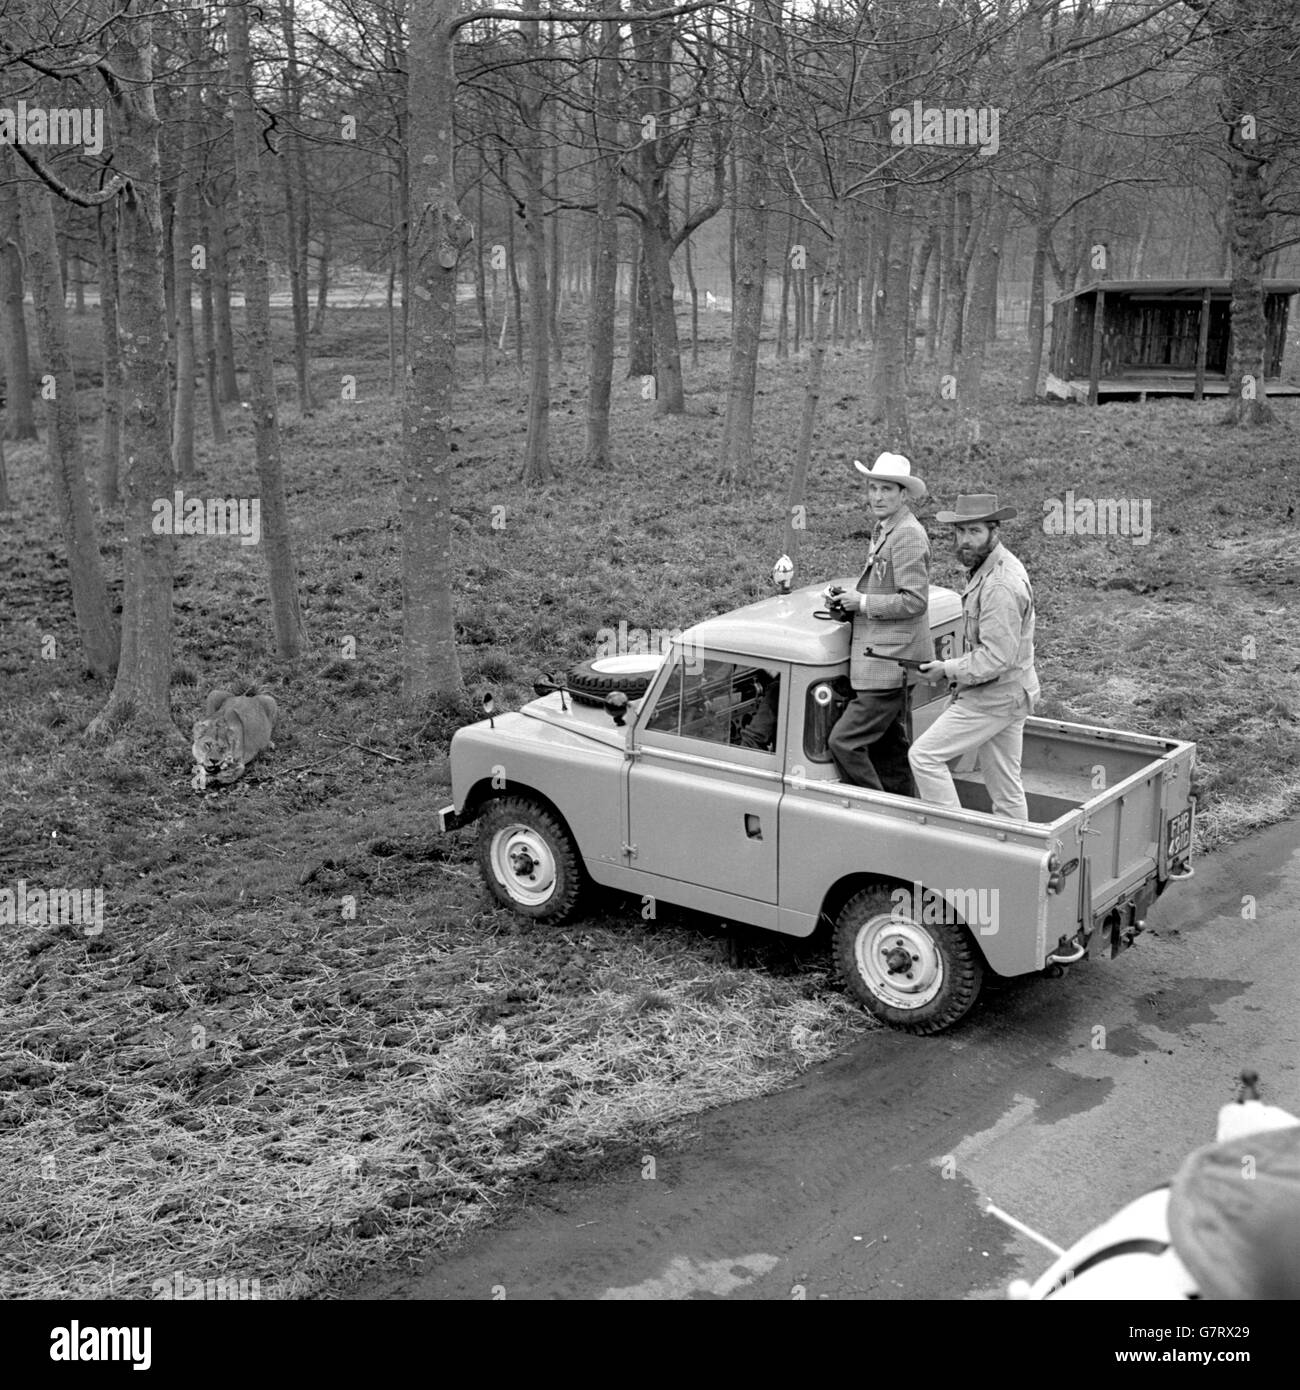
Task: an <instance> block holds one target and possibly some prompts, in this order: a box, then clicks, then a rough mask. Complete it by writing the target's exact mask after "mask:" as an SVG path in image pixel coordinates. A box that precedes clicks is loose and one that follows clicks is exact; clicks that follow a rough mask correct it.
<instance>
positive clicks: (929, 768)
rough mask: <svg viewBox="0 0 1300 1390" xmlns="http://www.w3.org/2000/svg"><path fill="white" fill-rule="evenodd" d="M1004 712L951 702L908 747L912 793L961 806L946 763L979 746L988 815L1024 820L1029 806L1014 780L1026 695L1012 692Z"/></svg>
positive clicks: (1026, 712) (1017, 773)
mask: <svg viewBox="0 0 1300 1390" xmlns="http://www.w3.org/2000/svg"><path fill="white" fill-rule="evenodd" d="M1017 697H1018V698H1016V699H1015V700H1014V708H1013V709H1012V710H1011V711H1010V712H1008V710H1007V704H1006V702H1005V701H1004V700H999V702H998V703H999V704H1001V705H1002V708H1001V709H1000V710H996V711H995V710H982V709H979V708H978V707H973V706H972V705H970V704H968V703H967V702H966V701H964V700H960V699H959V700H954V701H953V702H952V703H951V704H950V705H949V706H948V708H947V709H946V710H944V712H943V713H942V714H941V715H940V716H939V717H938V719H936V720H935V721H934V723H933V724H931V725H930V727H929V728H928V729H927V730H926V731H925V733H923V734H922V735H921V737H920V738H918V739H917V740H916V742H915V743H914V744H912V747H911V748H910V749H909V750H908V755H907V756H908V761H909V762H910V763H911V765H912V776H913V778H914V779H915V781H916V791H917V795H918V796H919V797H920V798H921V800H922V801H930V802H933V803H934V804H935V805H936V806H950V807H952V808H953V809H954V810H958V811H959V810H961V802H960V800H958V797H957V788H956V787H955V786H954V785H953V780H952V773H951V772H949V770H948V764H949V763H950V762H952V761H953V760H954V759H956V758H960V757H961V756H962V755H963V754H965V753H970V752H972V751H973V750H974V749H979V753H978V755H977V761H978V763H979V769H980V772H981V773H982V774H983V776H984V785H985V786H986V787H987V788H988V793H989V798H990V800H991V801H992V802H993V813H994V815H998V816H1006V817H1008V818H1009V819H1011V820H1028V819H1029V807H1028V805H1027V804H1026V802H1025V789H1024V786H1023V785H1022V783H1021V781H1020V754H1021V749H1022V748H1023V746H1024V739H1025V720H1026V719H1027V718H1028V717H1029V712H1030V702H1029V697H1028V696H1027V695H1026V694H1025V693H1024V692H1023V691H1018V692H1017Z"/></svg>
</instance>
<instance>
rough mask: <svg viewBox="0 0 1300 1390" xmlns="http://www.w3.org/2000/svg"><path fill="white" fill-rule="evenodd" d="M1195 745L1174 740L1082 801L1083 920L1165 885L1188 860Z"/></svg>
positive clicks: (1080, 826)
mask: <svg viewBox="0 0 1300 1390" xmlns="http://www.w3.org/2000/svg"><path fill="white" fill-rule="evenodd" d="M1195 752H1196V747H1195V745H1194V744H1191V743H1179V744H1176V745H1175V746H1174V747H1173V748H1172V749H1171V751H1170V752H1168V753H1166V754H1165V755H1164V756H1163V757H1161V758H1158V759H1156V760H1155V761H1153V762H1151V763H1148V764H1147V765H1146V766H1145V767H1143V768H1141V769H1139V770H1138V771H1137V772H1135V773H1133V774H1132V775H1131V776H1129V777H1126V778H1125V779H1124V780H1123V781H1122V782H1118V783H1116V785H1115V786H1113V787H1111V788H1109V789H1108V790H1106V791H1103V792H1099V793H1098V794H1097V795H1096V796H1095V797H1092V798H1090V799H1089V800H1088V801H1087V802H1085V804H1084V806H1083V808H1082V811H1083V815H1082V819H1081V821H1080V823H1079V827H1078V833H1079V841H1080V846H1079V848H1080V857H1081V859H1082V860H1083V861H1084V867H1085V868H1086V872H1085V873H1084V874H1083V875H1082V881H1083V883H1084V884H1087V885H1088V898H1089V900H1088V901H1087V902H1081V903H1080V909H1081V910H1080V914H1079V915H1080V918H1081V920H1082V921H1083V922H1084V923H1085V924H1086V923H1087V922H1088V921H1089V920H1090V919H1093V918H1095V917H1096V916H1097V915H1098V914H1099V913H1104V912H1106V911H1108V910H1109V909H1110V908H1112V907H1113V906H1115V904H1116V903H1119V902H1121V901H1123V900H1125V899H1127V898H1129V897H1131V896H1132V895H1133V894H1134V893H1135V892H1136V890H1137V889H1139V888H1141V887H1142V885H1143V884H1144V883H1146V882H1147V881H1148V880H1155V881H1156V883H1157V884H1159V885H1163V884H1164V882H1165V880H1166V879H1168V878H1169V876H1170V874H1171V873H1173V872H1175V871H1178V870H1180V869H1181V867H1182V866H1184V865H1185V864H1186V863H1187V861H1188V860H1189V859H1190V858H1191V851H1192V801H1191V779H1192V760H1193V757H1194V756H1195Z"/></svg>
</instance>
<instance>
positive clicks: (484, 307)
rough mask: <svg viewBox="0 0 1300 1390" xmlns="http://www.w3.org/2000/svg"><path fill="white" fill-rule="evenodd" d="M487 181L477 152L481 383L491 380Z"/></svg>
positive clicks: (476, 283)
mask: <svg viewBox="0 0 1300 1390" xmlns="http://www.w3.org/2000/svg"><path fill="white" fill-rule="evenodd" d="M486 181H487V164H486V163H485V162H484V160H483V156H482V153H481V152H480V154H479V162H478V189H477V190H476V191H477V195H478V215H477V216H476V217H475V219H474V302H475V305H476V307H477V308H478V331H479V363H480V366H481V369H482V372H483V384H484V385H485V386H486V385H487V383H488V382H489V381H491V380H492V324H491V321H490V320H489V318H488V302H487V271H486V270H485V268H484V265H483V253H484V252H485V251H486V250H487V247H486V245H485V238H484V235H483V185H484V183H485V182H486Z"/></svg>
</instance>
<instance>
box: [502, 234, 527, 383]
mask: <svg viewBox="0 0 1300 1390" xmlns="http://www.w3.org/2000/svg"><path fill="white" fill-rule="evenodd" d="M515 220H516V219H515V216H514V213H513V212H512V213H511V214H510V216H509V218H508V219H507V222H506V257H507V259H508V260H509V262H510V298H511V301H512V302H513V304H514V309H515V374H516V375H517V376H519V377H520V378H522V377H523V374H524V300H523V291H522V290H521V289H520V286H519V261H518V258H517V257H516V255H515ZM505 331H506V326H505V323H504V321H503V322H502V324H501V332H502V333H503V334H504V333H505Z"/></svg>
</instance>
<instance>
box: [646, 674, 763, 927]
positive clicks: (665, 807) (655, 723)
mask: <svg viewBox="0 0 1300 1390" xmlns="http://www.w3.org/2000/svg"><path fill="white" fill-rule="evenodd" d="M671 660H672V661H673V663H674V664H673V666H672V669H671V670H670V672H669V675H668V679H667V681H666V682H665V683H664V685H663V686H661V688H660V692H659V695H658V697H657V698H656V699H655V702H654V706H653V708H652V709H650V710H647V711H642V715H641V718H640V719H639V720H638V727H637V733H636V744H635V755H634V757H633V760H632V764H631V767H630V769H629V771H628V832H629V834H628V840H629V843H630V844H631V845H632V846H633V847H634V848H635V854H634V855H633V856H632V857H631V858H630V861H629V863H630V867H632V868H634V869H640V870H642V871H644V872H646V873H652V874H659V875H661V876H663V877H664V878H671V879H677V880H679V881H681V882H684V883H694V884H699V885H700V886H702V887H706V888H713V889H717V890H718V891H720V892H724V893H734V894H736V895H737V896H739V897H745V898H753V899H756V900H757V901H759V902H765V903H775V902H776V863H777V810H778V807H779V805H780V801H781V793H782V780H781V770H780V755H779V752H778V750H779V749H781V748H782V747H783V740H784V738H785V721H786V716H787V712H786V707H785V706H786V699H785V690H786V687H788V685H789V671H788V668H787V667H784V666H783V665H782V664H781V663H759V664H756V663H755V662H754V661H752V660H747V659H746V658H744V657H741V656H729V655H726V654H722V653H719V654H716V655H714V654H710V655H708V656H704V655H702V654H701V653H699V652H698V651H696V652H694V653H691V652H689V651H686V650H684V649H682V648H680V647H679V648H677V649H676V650H675V651H674V653H673V656H672V658H671Z"/></svg>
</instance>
